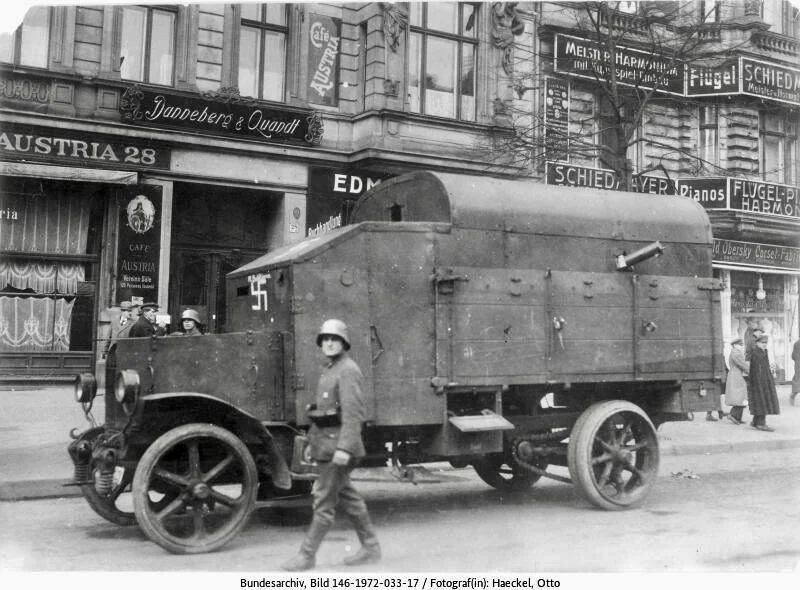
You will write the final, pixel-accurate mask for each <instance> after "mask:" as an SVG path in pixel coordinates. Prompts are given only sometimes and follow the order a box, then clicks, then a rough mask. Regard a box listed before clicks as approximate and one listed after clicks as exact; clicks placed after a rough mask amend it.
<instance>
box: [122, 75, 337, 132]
mask: <svg viewBox="0 0 800 590" xmlns="http://www.w3.org/2000/svg"><path fill="white" fill-rule="evenodd" d="M119 108H120V112H121V113H122V120H123V121H125V122H128V123H133V124H138V125H153V126H156V127H169V128H173V129H182V130H186V131H195V132H200V133H211V134H214V135H226V136H234V137H237V138H239V139H254V140H257V141H264V142H269V143H297V144H311V145H317V144H318V143H319V142H320V140H321V139H322V131H323V129H322V128H323V125H322V120H321V119H320V117H319V115H318V114H317V113H315V112H313V111H311V110H300V109H289V108H273V107H267V106H265V105H263V104H262V103H259V102H257V101H255V100H252V99H249V98H244V97H239V96H225V97H224V98H221V99H219V100H216V99H210V100H209V99H207V98H206V97H204V96H201V97H196V96H186V95H182V94H176V93H170V92H154V91H152V90H147V89H144V88H142V87H140V86H137V85H134V86H131V87H130V88H128V89H127V90H126V91H125V93H124V94H123V96H122V99H121V100H120V107H119Z"/></svg>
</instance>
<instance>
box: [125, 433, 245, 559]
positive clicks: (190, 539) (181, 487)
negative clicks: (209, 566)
mask: <svg viewBox="0 0 800 590" xmlns="http://www.w3.org/2000/svg"><path fill="white" fill-rule="evenodd" d="M257 491H258V472H257V470H256V464H255V461H254V460H253V457H252V455H251V454H250V451H249V450H248V449H247V447H246V446H245V444H244V443H243V442H242V441H241V440H240V439H239V438H238V437H237V436H235V435H234V434H232V433H231V432H230V431H228V430H225V429H224V428H220V427H219V426H215V425H213V424H199V423H198V424H186V425H184V426H179V427H178V428H174V429H172V430H169V431H167V432H165V433H164V434H162V435H161V436H160V437H158V438H157V439H156V440H155V441H154V442H153V443H152V444H151V445H150V446H149V447H148V448H147V450H146V451H145V453H144V454H143V455H142V458H141V460H140V461H139V464H138V466H137V468H136V473H135V475H134V477H133V508H134V511H135V513H136V520H137V522H138V523H139V526H140V527H141V529H142V530H143V531H144V533H145V534H146V535H147V536H148V537H149V538H150V540H151V541H153V542H154V543H157V544H158V545H160V546H161V547H163V548H164V549H166V550H167V551H170V552H172V553H205V552H209V551H214V550H216V549H219V548H220V547H222V546H223V545H225V544H226V543H227V542H229V541H230V540H231V539H233V538H234V537H235V536H236V535H237V534H238V533H239V531H241V530H242V529H243V528H244V526H245V525H246V524H247V521H248V519H249V518H250V515H251V513H252V512H253V508H254V506H255V501H256V493H257Z"/></svg>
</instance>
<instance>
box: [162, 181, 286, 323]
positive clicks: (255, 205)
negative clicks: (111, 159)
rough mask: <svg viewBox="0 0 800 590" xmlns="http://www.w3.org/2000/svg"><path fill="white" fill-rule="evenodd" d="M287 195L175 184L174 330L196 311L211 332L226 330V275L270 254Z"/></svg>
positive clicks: (171, 305)
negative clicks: (186, 313)
mask: <svg viewBox="0 0 800 590" xmlns="http://www.w3.org/2000/svg"><path fill="white" fill-rule="evenodd" d="M281 198H282V195H281V194H280V193H274V192H270V191H263V190H247V189H242V188H232V187H224V186H213V185H197V184H191V183H175V186H174V200H173V216H172V219H173V221H172V249H171V254H170V269H171V271H170V285H169V311H170V314H171V316H172V317H171V320H172V322H171V331H175V330H180V329H181V321H180V316H181V313H182V312H183V311H184V310H185V309H187V308H192V309H194V310H196V311H197V312H198V313H199V314H200V319H201V321H202V322H203V324H202V330H203V332H205V333H210V334H216V333H220V332H225V331H226V322H227V310H226V303H227V302H226V290H225V276H226V275H227V274H228V273H229V272H231V271H233V270H236V269H237V268H239V267H240V266H242V265H243V264H246V263H248V262H250V261H251V260H254V259H255V258H257V257H258V256H261V255H263V254H264V253H265V252H266V251H267V244H268V243H269V240H268V237H269V236H268V233H269V232H268V228H270V227H271V226H272V225H273V223H272V222H274V219H275V216H276V215H277V210H278V206H279V204H280V201H281Z"/></svg>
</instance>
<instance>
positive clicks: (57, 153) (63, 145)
mask: <svg viewBox="0 0 800 590" xmlns="http://www.w3.org/2000/svg"><path fill="white" fill-rule="evenodd" d="M0 159H3V160H25V161H26V162H48V163H58V164H66V165H69V166H84V167H87V166H88V167H113V168H135V169H139V170H141V169H143V168H146V169H153V170H169V162H170V150H169V149H168V148H166V147H164V145H162V144H159V143H155V142H151V141H148V140H144V139H135V138H130V137H112V136H108V135H97V134H95V133H87V132H83V131H73V130H67V129H55V128H50V127H37V126H34V125H19V124H16V123H6V124H2V125H0Z"/></svg>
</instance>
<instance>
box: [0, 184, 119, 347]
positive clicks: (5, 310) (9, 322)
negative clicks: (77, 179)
mask: <svg viewBox="0 0 800 590" xmlns="http://www.w3.org/2000/svg"><path fill="white" fill-rule="evenodd" d="M103 202H104V199H103V198H102V196H101V195H99V193H98V194H93V193H92V191H91V190H88V189H87V188H86V185H82V184H78V183H64V182H60V183H51V182H47V181H39V180H31V179H19V178H8V179H4V186H3V192H2V193H0V210H3V211H7V212H13V215H11V216H10V219H4V220H3V222H2V223H0V242H1V243H2V244H3V249H4V252H3V257H2V259H0V353H3V352H65V351H91V350H92V337H93V336H92V333H93V326H94V322H93V309H94V295H95V288H94V282H93V272H94V267H95V263H96V262H97V255H96V253H97V251H98V248H99V243H100V236H99V228H100V227H101V226H102V224H101V220H102V203H103Z"/></svg>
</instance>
